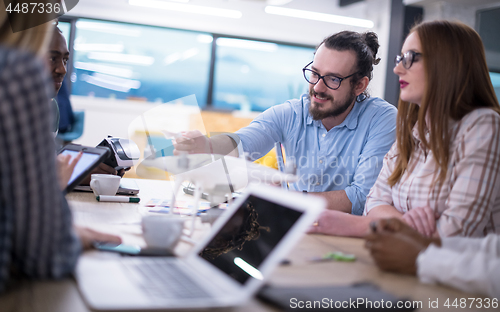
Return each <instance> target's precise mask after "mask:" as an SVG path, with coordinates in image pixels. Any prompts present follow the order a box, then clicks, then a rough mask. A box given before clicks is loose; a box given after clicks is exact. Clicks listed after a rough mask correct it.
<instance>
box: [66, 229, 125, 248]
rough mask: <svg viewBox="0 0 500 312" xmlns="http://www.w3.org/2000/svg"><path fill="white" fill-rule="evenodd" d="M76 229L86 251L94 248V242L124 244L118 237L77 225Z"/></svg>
mask: <svg viewBox="0 0 500 312" xmlns="http://www.w3.org/2000/svg"><path fill="white" fill-rule="evenodd" d="M74 229H75V232H76V235H78V237H80V240H81V242H82V247H83V249H84V250H87V249H91V248H93V243H94V242H103V243H113V244H117V245H119V244H121V243H122V239H121V238H120V237H119V236H116V235H111V234H106V233H102V232H98V231H94V230H92V229H89V228H87V227H82V226H78V225H75V226H74Z"/></svg>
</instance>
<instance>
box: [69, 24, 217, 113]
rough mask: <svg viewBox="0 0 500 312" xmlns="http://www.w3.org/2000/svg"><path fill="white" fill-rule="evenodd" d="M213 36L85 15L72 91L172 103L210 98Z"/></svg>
mask: <svg viewBox="0 0 500 312" xmlns="http://www.w3.org/2000/svg"><path fill="white" fill-rule="evenodd" d="M211 46H212V35H210V34H205V33H200V32H191V31H184V30H172V29H167V28H159V27H152V26H143V25H135V24H124V23H117V22H107V21H95V20H89V19H79V20H78V21H77V22H76V37H75V42H74V61H73V62H74V63H73V66H74V72H73V74H72V77H71V81H72V82H73V87H72V94H74V95H83V96H96V97H104V98H117V99H139V100H147V101H151V102H163V103H165V102H169V101H172V100H175V99H178V98H181V97H184V96H188V95H192V94H195V95H196V98H197V101H198V103H199V104H200V106H204V104H205V103H206V98H207V91H208V81H209V67H210V58H211Z"/></svg>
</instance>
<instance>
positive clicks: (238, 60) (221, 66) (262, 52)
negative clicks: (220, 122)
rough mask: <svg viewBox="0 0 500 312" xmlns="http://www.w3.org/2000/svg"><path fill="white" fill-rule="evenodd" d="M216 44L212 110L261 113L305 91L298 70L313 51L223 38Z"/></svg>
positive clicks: (310, 58)
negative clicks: (214, 108) (239, 110)
mask: <svg viewBox="0 0 500 312" xmlns="http://www.w3.org/2000/svg"><path fill="white" fill-rule="evenodd" d="M216 44H217V50H216V58H215V75H214V90H213V106H214V107H217V108H221V109H230V110H234V109H241V110H243V111H250V110H255V111H263V110H265V109H267V108H269V107H271V106H273V105H276V104H280V103H283V102H285V101H286V100H288V99H292V98H298V97H299V96H300V95H301V94H302V93H304V92H306V91H307V82H306V81H305V80H304V77H303V76H302V68H303V67H304V66H305V65H307V63H309V62H310V61H311V60H312V59H313V56H314V55H313V53H314V49H312V48H303V47H295V46H289V45H283V44H276V43H269V42H262V41H254V40H243V39H233V38H223V37H221V38H218V39H217V41H216Z"/></svg>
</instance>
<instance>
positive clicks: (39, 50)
mask: <svg viewBox="0 0 500 312" xmlns="http://www.w3.org/2000/svg"><path fill="white" fill-rule="evenodd" d="M51 2H54V1H51ZM2 6H3V5H0V44H2V45H6V46H9V47H12V48H16V49H20V50H25V51H30V52H32V53H33V54H36V55H38V56H40V57H45V55H47V51H48V46H49V43H50V40H51V38H52V34H53V29H54V23H53V21H49V22H46V23H43V24H42V22H43V21H44V20H43V18H44V17H45V15H43V14H17V15H13V16H11V19H10V20H9V18H8V17H7V13H6V11H5V9H4V8H2ZM45 18H46V17H45ZM33 19H35V20H33ZM37 20H39V21H40V25H39V26H36V27H31V28H28V27H29V26H28V25H33V23H35V25H36V24H37ZM28 22H29V23H30V24H28ZM13 28H20V29H25V28H26V30H22V31H18V32H13V31H12V29H13Z"/></svg>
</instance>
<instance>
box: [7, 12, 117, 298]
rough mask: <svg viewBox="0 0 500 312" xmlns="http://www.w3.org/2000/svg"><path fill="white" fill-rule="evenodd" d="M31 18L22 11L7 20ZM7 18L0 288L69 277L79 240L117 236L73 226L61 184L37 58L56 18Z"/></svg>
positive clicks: (46, 80) (48, 89)
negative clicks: (21, 280) (33, 22)
mask: <svg viewBox="0 0 500 312" xmlns="http://www.w3.org/2000/svg"><path fill="white" fill-rule="evenodd" d="M40 17H42V18H43V16H40ZM31 18H33V17H31ZM29 22H30V21H28V17H27V15H26V14H18V15H17V16H12V19H10V23H19V24H22V25H28V23H29ZM10 23H9V19H7V15H6V12H4V11H0V164H1V166H0V293H1V292H3V291H5V289H6V287H7V286H8V282H9V281H10V280H11V279H12V278H13V277H19V276H20V277H28V278H37V279H39V278H60V277H63V276H66V275H67V274H69V273H70V272H72V271H73V268H74V266H75V263H76V260H77V258H78V255H79V254H80V251H81V248H82V246H83V247H88V246H89V245H90V244H91V242H92V241H93V240H105V241H106V240H108V241H119V240H120V239H119V237H115V236H112V235H106V234H102V233H97V232H95V231H92V230H90V229H87V228H78V227H73V225H72V219H71V212H70V209H69V207H68V203H67V202H66V199H65V198H64V195H63V193H62V192H61V190H60V188H59V183H58V180H57V174H56V161H55V159H56V158H55V145H54V139H53V135H52V132H51V127H52V124H53V113H52V111H51V108H50V106H49V103H50V102H49V99H50V98H51V97H52V95H53V92H54V91H53V82H52V81H51V79H50V77H49V75H48V73H47V72H46V67H45V65H44V64H43V62H42V58H45V55H46V53H47V44H48V41H49V40H50V35H51V33H52V31H53V24H52V23H45V24H41V23H42V22H40V23H39V24H41V25H40V26H37V27H31V28H29V27H25V28H23V29H26V30H23V31H18V32H15V33H13V32H12V30H11V29H12V28H11V24H10Z"/></svg>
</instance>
